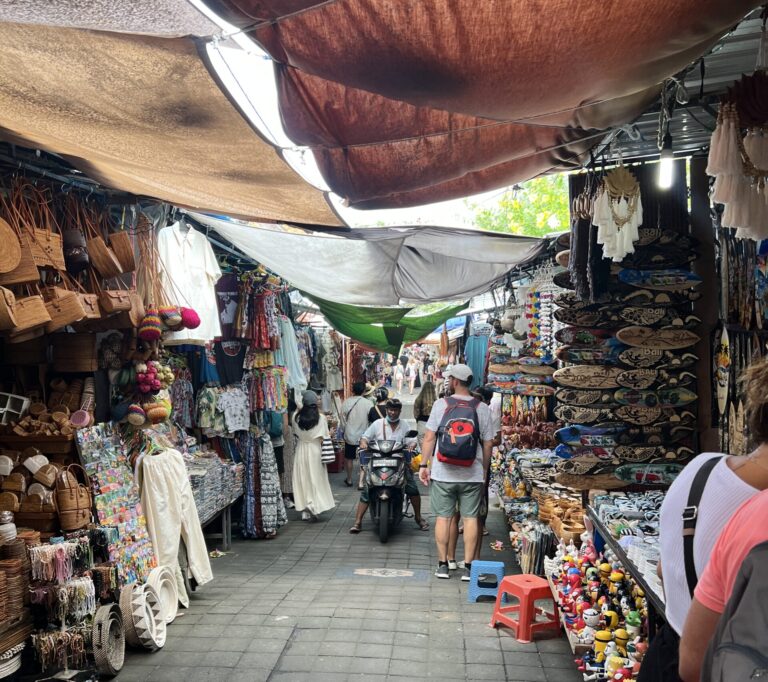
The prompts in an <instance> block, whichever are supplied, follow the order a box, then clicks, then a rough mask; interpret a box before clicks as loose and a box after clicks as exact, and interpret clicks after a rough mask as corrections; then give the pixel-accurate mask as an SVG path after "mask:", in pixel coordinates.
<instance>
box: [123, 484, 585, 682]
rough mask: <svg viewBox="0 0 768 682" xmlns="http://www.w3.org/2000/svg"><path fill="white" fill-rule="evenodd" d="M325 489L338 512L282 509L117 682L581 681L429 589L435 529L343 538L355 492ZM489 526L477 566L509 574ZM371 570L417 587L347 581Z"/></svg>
mask: <svg viewBox="0 0 768 682" xmlns="http://www.w3.org/2000/svg"><path fill="white" fill-rule="evenodd" d="M331 479H332V485H333V488H334V492H335V493H336V496H337V499H338V502H339V506H338V507H337V508H336V510H335V511H334V512H332V513H327V514H324V515H323V519H322V521H321V522H319V523H314V524H310V523H306V522H302V521H300V520H297V514H295V513H294V512H290V517H291V521H290V523H289V524H288V525H287V526H285V527H284V528H283V529H281V531H280V533H279V535H278V537H277V539H275V540H272V541H264V540H262V541H243V540H237V541H235V543H234V546H233V550H232V552H231V553H229V554H227V555H226V556H224V557H221V558H219V559H215V560H213V568H214V574H215V579H214V581H213V582H212V583H210V584H209V585H206V586H205V587H203V588H201V589H200V590H198V592H197V593H196V594H195V595H194V596H193V599H192V604H191V608H190V609H188V610H187V611H180V614H182V613H183V615H180V617H179V618H178V619H177V620H176V621H175V622H174V623H173V624H172V625H171V626H170V627H169V629H168V642H167V644H166V646H165V648H164V649H163V650H162V651H160V652H158V653H155V654H149V653H147V654H144V653H133V652H132V653H130V654H129V656H128V658H127V663H126V666H125V668H124V670H123V672H122V673H121V674H120V675H119V677H118V679H119V680H120V681H121V682H131V681H134V680H157V681H158V682H160V681H161V680H173V681H179V680H183V681H185V682H193V681H194V680H217V681H224V680H232V681H234V680H243V681H246V680H247V681H249V682H258V681H260V680H269V681H270V682H273V681H274V682H277V681H278V680H286V681H291V682H294V681H300V680H312V681H313V682H324V681H325V680H328V681H329V682H330V681H333V682H341V681H342V680H381V681H382V682H383V681H384V680H391V681H392V682H395V681H396V680H402V681H403V682H405V681H406V680H416V679H427V678H429V679H438V680H444V681H445V682H450V681H452V680H505V679H506V680H521V681H524V682H538V681H542V682H571V681H573V682H577V681H578V680H580V675H578V674H577V672H576V670H575V666H574V663H573V657H572V656H571V654H570V650H569V649H568V645H567V644H566V643H565V640H563V639H562V638H557V639H550V640H545V641H538V642H536V643H534V644H519V643H518V642H516V641H515V639H514V638H513V637H511V636H510V634H509V633H508V632H505V631H503V629H502V630H501V631H496V630H493V629H491V628H489V627H488V621H489V618H490V615H491V612H492V609H493V604H492V603H491V602H483V603H479V604H467V602H466V588H467V585H466V583H462V582H461V581H460V580H459V579H458V576H454V577H453V578H452V579H451V580H437V579H436V578H434V577H433V575H432V573H433V571H434V566H435V564H436V558H435V548H434V543H433V536H432V532H431V531H430V532H421V531H419V530H418V529H417V528H416V527H415V524H414V523H413V521H412V520H411V519H406V520H405V523H404V525H403V526H402V527H401V528H400V530H399V532H398V533H397V534H396V535H395V536H394V537H393V538H391V540H390V541H389V543H388V544H386V545H382V544H380V543H379V542H378V540H377V538H376V536H375V534H374V533H373V532H372V531H371V530H370V521H369V520H368V519H366V522H365V524H364V532H363V533H361V534H360V535H358V536H353V535H350V534H349V533H348V532H347V531H348V529H349V526H350V525H351V523H352V519H353V513H354V512H353V509H354V505H355V504H356V502H357V492H356V491H354V492H353V491H351V490H350V489H349V488H346V487H345V486H344V485H343V482H342V481H343V474H333V475H331ZM424 500H425V502H426V501H427V498H426V496H425V498H424ZM427 518H429V520H430V521H432V519H431V518H430V517H429V516H427ZM489 524H490V527H491V528H490V530H491V533H490V535H489V536H487V537H486V538H485V540H486V542H485V543H484V550H483V558H484V559H489V560H504V561H505V562H506V563H507V566H508V569H507V570H508V572H510V573H511V572H513V571H514V570H517V569H516V568H515V567H514V563H513V560H512V558H511V555H510V554H509V553H498V552H493V551H491V550H490V548H489V547H488V545H489V543H490V541H492V540H494V539H502V540H504V539H505V530H504V523H503V517H502V514H501V513H500V512H499V511H498V510H496V511H492V513H491V516H490V518H489ZM505 544H508V543H506V542H505ZM460 547H461V545H460ZM459 553H460V555H461V549H460V551H459ZM377 568H378V569H381V568H388V569H407V570H409V571H412V572H413V576H411V577H371V576H366V575H358V574H355V571H356V570H358V569H377Z"/></svg>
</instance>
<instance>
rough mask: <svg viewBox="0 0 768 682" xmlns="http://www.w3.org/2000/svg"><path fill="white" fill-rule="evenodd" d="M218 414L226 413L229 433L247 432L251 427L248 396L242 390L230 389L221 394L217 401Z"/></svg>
mask: <svg viewBox="0 0 768 682" xmlns="http://www.w3.org/2000/svg"><path fill="white" fill-rule="evenodd" d="M216 410H217V412H223V413H224V421H225V423H226V425H227V431H229V432H230V433H235V431H247V430H248V429H249V428H250V426H251V419H250V410H249V409H248V396H247V395H246V394H245V391H243V389H241V388H228V389H227V390H226V391H223V392H221V393H220V394H219V396H218V399H217V401H216Z"/></svg>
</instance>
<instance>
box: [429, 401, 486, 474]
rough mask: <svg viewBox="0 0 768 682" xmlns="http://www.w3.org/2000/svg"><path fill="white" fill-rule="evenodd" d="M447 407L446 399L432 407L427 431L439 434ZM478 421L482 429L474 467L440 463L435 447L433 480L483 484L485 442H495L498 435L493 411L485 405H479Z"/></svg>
mask: <svg viewBox="0 0 768 682" xmlns="http://www.w3.org/2000/svg"><path fill="white" fill-rule="evenodd" d="M447 407H448V403H447V402H446V400H445V398H440V399H439V400H438V401H437V402H436V403H435V404H434V405H433V406H432V412H431V413H430V415H429V421H427V429H428V430H429V431H432V432H434V433H437V431H438V429H439V428H440V422H441V421H442V419H443V415H444V414H445V410H446V408H447ZM477 419H478V422H479V427H480V438H479V440H478V443H477V455H476V457H475V461H474V462H473V463H472V466H468V467H462V466H455V465H453V464H446V463H444V462H441V461H439V460H438V458H437V446H435V452H434V454H433V456H432V464H431V467H432V469H431V471H430V477H431V478H432V479H433V480H435V481H442V482H443V483H482V482H483V480H484V479H485V472H484V471H483V441H487V440H493V439H494V437H495V435H496V434H495V433H494V432H493V420H492V419H491V411H490V410H489V409H488V405H486V404H485V403H479V404H478V405H477Z"/></svg>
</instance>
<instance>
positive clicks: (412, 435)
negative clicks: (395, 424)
mask: <svg viewBox="0 0 768 682" xmlns="http://www.w3.org/2000/svg"><path fill="white" fill-rule="evenodd" d="M418 435H419V432H418V431H416V430H415V429H411V430H410V431H409V432H408V433H406V434H405V437H406V438H416V436H418Z"/></svg>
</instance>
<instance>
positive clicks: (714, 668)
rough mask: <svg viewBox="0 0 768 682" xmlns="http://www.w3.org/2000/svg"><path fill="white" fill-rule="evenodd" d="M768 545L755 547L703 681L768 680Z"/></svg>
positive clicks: (713, 645)
mask: <svg viewBox="0 0 768 682" xmlns="http://www.w3.org/2000/svg"><path fill="white" fill-rule="evenodd" d="M766 562H768V542H763V543H762V544H760V545H757V546H756V547H753V548H752V551H751V552H750V553H749V554H747V557H746V558H745V559H744V563H743V564H742V565H741V568H740V569H739V573H738V575H737V576H736V582H735V583H734V585H733V592H732V593H731V598H730V599H729V600H728V603H727V604H726V605H725V611H723V613H722V615H721V616H720V620H719V621H718V624H717V630H715V634H714V636H713V637H712V640H711V641H710V643H709V648H708V649H707V654H706V656H705V657H704V664H703V666H702V669H701V679H702V680H707V681H708V682H741V681H742V680H745V681H746V680H753V679H762V678H768V647H766V643H768V609H767V608H766V604H768V570H766V566H768V563H766Z"/></svg>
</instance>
